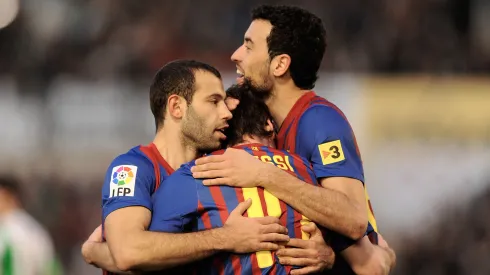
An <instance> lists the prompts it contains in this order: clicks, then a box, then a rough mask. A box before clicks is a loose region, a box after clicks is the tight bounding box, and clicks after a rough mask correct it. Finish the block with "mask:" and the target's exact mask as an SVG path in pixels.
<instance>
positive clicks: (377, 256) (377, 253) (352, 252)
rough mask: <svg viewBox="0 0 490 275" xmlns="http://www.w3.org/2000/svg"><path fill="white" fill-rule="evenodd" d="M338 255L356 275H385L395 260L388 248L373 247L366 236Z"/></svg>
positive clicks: (392, 252) (393, 254)
mask: <svg viewBox="0 0 490 275" xmlns="http://www.w3.org/2000/svg"><path fill="white" fill-rule="evenodd" d="M340 254H341V256H342V257H343V258H344V259H345V260H346V261H347V263H348V264H349V265H350V267H351V268H352V270H353V271H354V272H355V273H356V274H357V275H387V274H389V272H390V271H391V270H392V269H393V267H394V265H395V259H396V256H395V253H394V251H393V250H392V249H391V248H390V247H388V246H387V245H386V246H378V245H373V244H372V243H371V242H370V241H369V239H368V237H367V236H366V237H364V238H362V239H361V240H359V241H358V242H357V243H356V244H354V245H352V246H350V247H348V248H347V249H345V250H344V251H342V252H341V253H340Z"/></svg>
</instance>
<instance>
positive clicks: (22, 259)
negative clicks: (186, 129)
mask: <svg viewBox="0 0 490 275" xmlns="http://www.w3.org/2000/svg"><path fill="white" fill-rule="evenodd" d="M20 197H21V192H20V186H19V183H18V182H17V181H16V180H15V179H14V178H12V177H6V176H2V177H0V274H2V275H37V274H39V275H56V274H62V271H61V265H60V264H59V262H58V261H57V259H56V256H55V251H54V247H53V242H52V240H51V238H50V236H49V234H48V233H47V232H46V230H45V229H44V228H43V227H42V226H41V225H40V224H39V223H38V222H37V221H36V220H34V219H33V218H32V217H31V216H30V215H29V214H28V213H27V212H25V210H24V209H23V208H22V204H21V199H20Z"/></svg>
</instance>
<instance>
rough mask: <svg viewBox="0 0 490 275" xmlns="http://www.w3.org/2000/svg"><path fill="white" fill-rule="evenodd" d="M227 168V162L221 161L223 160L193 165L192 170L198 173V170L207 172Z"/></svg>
mask: <svg viewBox="0 0 490 275" xmlns="http://www.w3.org/2000/svg"><path fill="white" fill-rule="evenodd" d="M224 168H226V162H224V161H221V162H209V163H205V164H199V165H197V164H196V165H195V166H192V167H191V172H192V173H196V172H205V171H212V170H223V169H224Z"/></svg>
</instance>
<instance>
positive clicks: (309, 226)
mask: <svg viewBox="0 0 490 275" xmlns="http://www.w3.org/2000/svg"><path fill="white" fill-rule="evenodd" d="M301 230H302V231H304V232H306V233H310V234H312V233H315V230H318V231H320V230H319V229H318V227H316V224H315V223H314V222H309V223H307V224H305V225H303V226H301Z"/></svg>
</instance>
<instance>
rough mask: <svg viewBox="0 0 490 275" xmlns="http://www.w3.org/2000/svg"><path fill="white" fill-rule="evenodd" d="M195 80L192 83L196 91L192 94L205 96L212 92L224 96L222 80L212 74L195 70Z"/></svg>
mask: <svg viewBox="0 0 490 275" xmlns="http://www.w3.org/2000/svg"><path fill="white" fill-rule="evenodd" d="M194 77H195V81H194V85H195V88H196V92H195V94H194V96H198V97H206V96H209V95H212V94H220V95H222V96H223V97H225V95H226V94H225V90H224V88H223V82H222V81H221V79H219V78H218V77H217V76H215V75H214V74H212V73H210V72H207V71H202V70H197V71H196V72H195V73H194Z"/></svg>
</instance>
